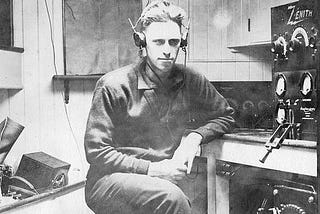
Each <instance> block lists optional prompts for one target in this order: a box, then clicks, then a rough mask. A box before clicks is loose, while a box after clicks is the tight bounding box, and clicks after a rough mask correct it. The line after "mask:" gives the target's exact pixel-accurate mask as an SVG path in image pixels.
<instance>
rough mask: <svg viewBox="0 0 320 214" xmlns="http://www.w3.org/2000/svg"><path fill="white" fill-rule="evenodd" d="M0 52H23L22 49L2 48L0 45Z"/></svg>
mask: <svg viewBox="0 0 320 214" xmlns="http://www.w3.org/2000/svg"><path fill="white" fill-rule="evenodd" d="M0 50H3V51H12V52H17V53H23V52H24V49H23V48H18V47H12V46H2V45H0Z"/></svg>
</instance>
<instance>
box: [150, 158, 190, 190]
mask: <svg viewBox="0 0 320 214" xmlns="http://www.w3.org/2000/svg"><path fill="white" fill-rule="evenodd" d="M186 172H187V167H186V166H185V165H184V164H178V163H177V162H175V161H173V160H172V159H170V160H169V159H165V160H162V161H159V162H152V163H150V165H149V170H148V175H150V176H153V177H159V178H163V179H166V180H168V181H171V182H172V183H174V184H177V182H178V181H179V180H182V179H183V178H184V177H185V176H186Z"/></svg>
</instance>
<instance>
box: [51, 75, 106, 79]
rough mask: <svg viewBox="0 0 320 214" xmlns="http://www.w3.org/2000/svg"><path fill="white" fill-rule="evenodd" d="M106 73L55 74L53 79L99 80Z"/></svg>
mask: <svg viewBox="0 0 320 214" xmlns="http://www.w3.org/2000/svg"><path fill="white" fill-rule="evenodd" d="M103 75H104V74H93V75H54V76H53V77H52V79H53V80H97V79H99V78H100V77H102V76H103Z"/></svg>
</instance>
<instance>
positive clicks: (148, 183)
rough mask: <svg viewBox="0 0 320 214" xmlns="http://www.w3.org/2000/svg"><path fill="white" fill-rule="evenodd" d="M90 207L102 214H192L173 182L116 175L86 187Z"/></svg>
mask: <svg viewBox="0 0 320 214" xmlns="http://www.w3.org/2000/svg"><path fill="white" fill-rule="evenodd" d="M86 200H87V203H88V206H89V207H90V208H91V209H92V210H94V211H95V213H97V214H98V213H99V214H107V213H109V214H113V213H121V214H126V213H128V214H129V213H130V214H132V213H139V214H143V213H148V214H149V213H158V214H165V213H168V214H178V213H181V214H189V213H191V207H190V203H189V201H188V198H187V197H186V196H185V194H184V193H183V192H182V190H181V189H180V188H179V187H177V186H176V185H174V184H172V183H171V182H169V181H167V180H164V179H160V178H155V177H150V176H147V175H139V174H129V173H114V174H112V175H108V176H105V177H103V178H101V179H100V180H98V181H97V182H96V183H95V184H93V185H90V184H88V185H87V186H86Z"/></svg>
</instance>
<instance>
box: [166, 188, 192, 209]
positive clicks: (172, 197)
mask: <svg viewBox="0 0 320 214" xmlns="http://www.w3.org/2000/svg"><path fill="white" fill-rule="evenodd" d="M166 200H168V201H169V202H171V203H174V204H177V205H187V206H189V199H188V198H187V196H186V195H185V194H184V193H183V192H182V190H181V189H180V188H178V187H177V188H172V189H170V190H168V192H167V195H166Z"/></svg>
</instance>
